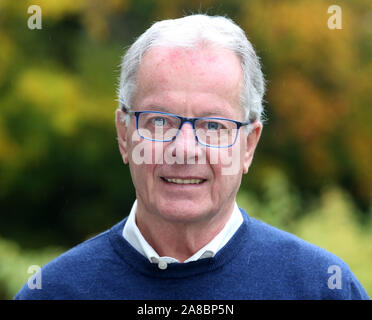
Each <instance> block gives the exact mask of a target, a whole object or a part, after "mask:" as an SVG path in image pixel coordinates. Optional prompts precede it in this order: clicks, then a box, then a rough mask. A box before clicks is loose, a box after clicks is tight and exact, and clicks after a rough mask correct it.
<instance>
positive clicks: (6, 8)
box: [0, 0, 372, 298]
mask: <svg viewBox="0 0 372 320" xmlns="http://www.w3.org/2000/svg"><path fill="white" fill-rule="evenodd" d="M31 4H36V5H40V7H41V8H42V29H41V30H30V29H28V28H27V19H28V17H29V14H27V8H28V6H29V5H31ZM331 4H333V3H329V2H328V1H325V0H313V1H307V0H300V1H289V0H288V1H280V2H279V1H275V0H250V1H244V0H229V1H217V0H207V1H199V0H198V1H197V0H189V1H186V0H174V1H166V0H158V1H156V0H136V1H134V0H106V1H100V0H65V1H59V0H33V1H13V0H0V298H9V297H11V296H12V295H14V293H15V292H16V291H17V289H18V288H19V287H20V286H21V284H23V283H25V281H26V280H27V277H28V276H29V275H28V274H27V268H28V266H29V265H32V264H36V265H42V264H44V263H45V262H46V261H49V260H50V259H51V258H53V257H54V256H56V255H58V254H59V253H60V252H63V250H64V249H63V250H62V249H56V248H61V247H63V248H65V249H67V248H69V247H71V246H73V245H75V244H77V243H79V242H81V241H83V240H85V239H87V238H89V237H91V236H92V235H94V234H97V233H99V232H101V231H103V230H105V229H107V228H108V227H110V226H111V225H113V224H114V223H115V222H117V221H119V220H121V219H122V218H123V217H124V216H126V215H127V214H128V213H129V210H130V208H131V206H132V202H133V200H134V199H135V190H134V188H133V186H132V183H131V180H130V173H129V170H128V168H127V167H125V166H124V165H123V164H122V161H121V157H120V155H119V151H118V148H117V141H116V136H115V128H114V111H115V109H116V107H117V102H116V85H117V78H118V76H119V70H120V69H119V66H120V58H121V56H122V55H123V54H124V52H125V48H126V46H128V45H129V44H130V43H132V42H133V40H134V39H135V38H136V37H138V36H139V35H140V34H141V33H142V32H143V31H144V30H145V29H146V28H148V27H149V25H150V24H151V23H152V22H153V21H155V20H161V19H165V18H176V17H180V16H183V15H184V14H188V13H196V12H199V11H201V12H208V13H209V14H212V15H213V14H221V15H228V16H229V17H231V18H232V19H234V20H235V21H236V22H237V23H238V24H239V25H241V26H242V27H243V29H244V30H245V31H246V33H247V35H248V37H249V39H250V40H251V41H252V42H253V44H254V46H255V48H256V50H257V52H258V54H259V56H260V57H261V58H262V63H263V68H264V73H265V75H266V77H267V79H268V83H267V88H268V91H267V95H266V101H267V102H266V114H267V117H268V121H267V123H266V125H265V128H264V130H263V135H262V137H261V142H260V144H259V146H258V149H257V151H256V155H255V160H254V162H253V164H252V167H251V170H250V172H249V174H248V175H247V176H245V177H244V179H243V182H242V188H241V191H240V193H239V201H238V203H239V204H240V205H241V206H242V207H244V208H245V209H247V210H248V211H249V212H250V214H251V215H252V216H257V217H258V218H260V219H262V220H264V221H266V222H268V223H270V224H273V225H275V226H278V227H280V228H282V229H285V230H287V231H290V232H293V233H295V234H297V235H299V236H300V237H302V238H304V239H306V240H308V241H310V242H312V243H315V244H317V245H319V246H321V247H324V248H326V249H328V250H330V251H331V252H333V253H335V254H337V255H339V256H340V257H341V258H342V259H344V260H345V261H346V262H347V263H348V264H349V265H350V266H351V268H352V270H353V271H354V272H355V274H356V275H357V277H358V278H359V279H360V280H361V282H362V284H363V285H364V286H365V287H366V289H367V290H368V291H369V294H370V295H372V275H371V272H369V269H370V267H371V265H372V261H371V257H372V255H371V253H372V252H371V250H372V249H371V243H372V242H371V232H372V223H371V221H372V210H371V199H372V171H371V170H370V164H371V163H372V148H371V141H372V126H371V125H370V120H371V119H372V108H371V105H372V95H371V94H370V92H371V91H372V81H370V75H371V74H372V19H371V16H372V3H371V1H369V0H356V1H353V2H351V1H345V0H340V1H337V4H338V5H340V6H341V8H342V19H343V20H342V23H343V29H342V30H330V29H328V28H327V20H328V18H329V16H330V15H329V14H328V13H327V8H328V6H329V5H331ZM40 248H46V249H40ZM53 248H54V249H53Z"/></svg>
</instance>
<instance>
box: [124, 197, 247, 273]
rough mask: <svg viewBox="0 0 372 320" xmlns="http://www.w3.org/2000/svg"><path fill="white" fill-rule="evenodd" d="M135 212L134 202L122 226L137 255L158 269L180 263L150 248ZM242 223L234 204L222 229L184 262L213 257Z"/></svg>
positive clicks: (135, 204) (125, 236)
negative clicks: (161, 255) (139, 226)
mask: <svg viewBox="0 0 372 320" xmlns="http://www.w3.org/2000/svg"><path fill="white" fill-rule="evenodd" d="M136 211H137V200H136V201H135V202H134V204H133V206H132V210H131V211H130V214H129V216H128V220H127V222H126V224H125V226H124V229H123V237H124V239H125V240H127V241H128V242H129V243H130V244H131V245H132V246H133V247H134V248H135V249H136V250H137V251H138V252H139V253H141V254H142V255H143V256H145V257H146V258H147V259H149V261H150V262H151V263H157V264H158V266H159V268H160V269H166V268H167V265H168V263H174V262H180V261H178V260H177V259H175V258H172V257H167V256H163V257H160V256H159V255H158V253H157V252H156V251H155V250H154V249H153V248H152V247H151V246H150V244H149V243H148V242H147V241H146V240H145V238H144V237H143V235H142V234H141V231H140V230H139V229H138V227H137V224H136ZM242 223H243V216H242V213H241V212H240V210H239V207H238V205H237V203H236V202H235V204H234V209H233V212H232V214H231V216H230V218H229V220H228V221H227V223H226V224H225V226H224V227H223V229H222V230H221V231H220V232H219V233H218V234H217V235H216V236H215V237H214V238H213V239H212V240H211V241H210V242H209V243H207V244H206V245H205V246H204V247H203V248H201V249H200V250H199V251H197V252H196V253H195V254H193V255H192V256H191V257H189V258H188V259H186V260H185V261H184V262H191V261H196V260H199V259H204V258H212V257H214V256H215V255H216V253H217V252H218V250H220V249H221V248H222V247H223V246H224V245H225V244H226V243H227V242H228V241H229V240H230V239H231V238H232V236H233V235H234V234H235V232H236V231H237V230H238V228H239V227H240V225H241V224H242Z"/></svg>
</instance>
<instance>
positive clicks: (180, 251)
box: [136, 202, 234, 262]
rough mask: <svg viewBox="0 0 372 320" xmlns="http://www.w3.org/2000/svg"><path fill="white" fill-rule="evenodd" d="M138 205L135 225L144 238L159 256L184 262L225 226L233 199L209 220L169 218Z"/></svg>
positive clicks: (232, 207)
mask: <svg viewBox="0 0 372 320" xmlns="http://www.w3.org/2000/svg"><path fill="white" fill-rule="evenodd" d="M144 209H145V208H143V207H142V206H141V205H140V204H138V206H137V212H136V224H137V226H138V228H139V230H140V231H141V233H142V235H143V237H144V238H145V239H146V241H147V242H148V243H149V244H150V245H151V246H152V248H153V249H154V250H155V251H156V252H157V253H158V255H159V256H167V257H173V258H175V259H177V260H178V261H181V262H183V261H185V260H186V259H188V258H189V257H191V256H192V255H193V254H195V253H196V252H197V251H198V250H200V249H201V248H202V247H204V246H205V245H206V244H207V243H209V242H210V241H211V240H212V239H213V238H214V237H215V236H216V235H217V234H218V233H219V232H220V231H221V230H222V229H223V227H224V226H225V224H226V223H227V221H228V219H229V218H230V217H231V214H232V212H233V209H234V202H233V203H232V204H229V205H228V206H224V207H223V208H221V209H220V210H219V211H218V212H216V213H214V214H213V215H210V216H211V217H210V218H208V219H203V220H200V221H199V220H198V221H191V222H190V221H186V222H185V221H169V220H166V219H163V218H162V217H161V216H159V215H154V214H149V213H147V212H146V211H145V210H144Z"/></svg>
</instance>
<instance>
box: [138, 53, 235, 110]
mask: <svg viewBox="0 0 372 320" xmlns="http://www.w3.org/2000/svg"><path fill="white" fill-rule="evenodd" d="M136 80H137V89H136V94H135V100H136V103H138V104H140V105H145V106H146V105H151V104H154V105H155V104H159V103H161V104H162V105H164V104H165V106H167V104H168V103H171V104H172V105H178V106H180V104H182V106H180V107H183V108H192V107H193V106H194V105H198V106H199V107H200V104H201V103H204V104H208V105H211V106H212V107H213V106H215V107H218V106H219V107H233V106H234V107H236V105H238V104H239V102H240V101H239V100H240V92H241V84H242V69H241V65H240V60H239V58H238V57H237V56H236V54H235V53H233V52H232V51H230V50H227V49H223V48H216V47H197V48H181V47H175V48H167V47H154V48H151V49H149V50H148V51H147V52H146V53H145V55H144V56H143V59H142V62H141V64H140V67H139V69H138V72H137V79H136Z"/></svg>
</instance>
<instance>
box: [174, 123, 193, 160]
mask: <svg viewBox="0 0 372 320" xmlns="http://www.w3.org/2000/svg"><path fill="white" fill-rule="evenodd" d="M172 144H173V149H172V156H173V157H175V158H176V162H177V163H182V164H195V163H196V160H197V158H198V156H199V152H200V150H199V147H198V142H197V141H196V138H195V133H194V129H193V126H192V123H190V122H184V123H183V124H182V126H181V128H180V130H179V132H178V135H177V137H176V138H175V140H174V141H173V143H172Z"/></svg>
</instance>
